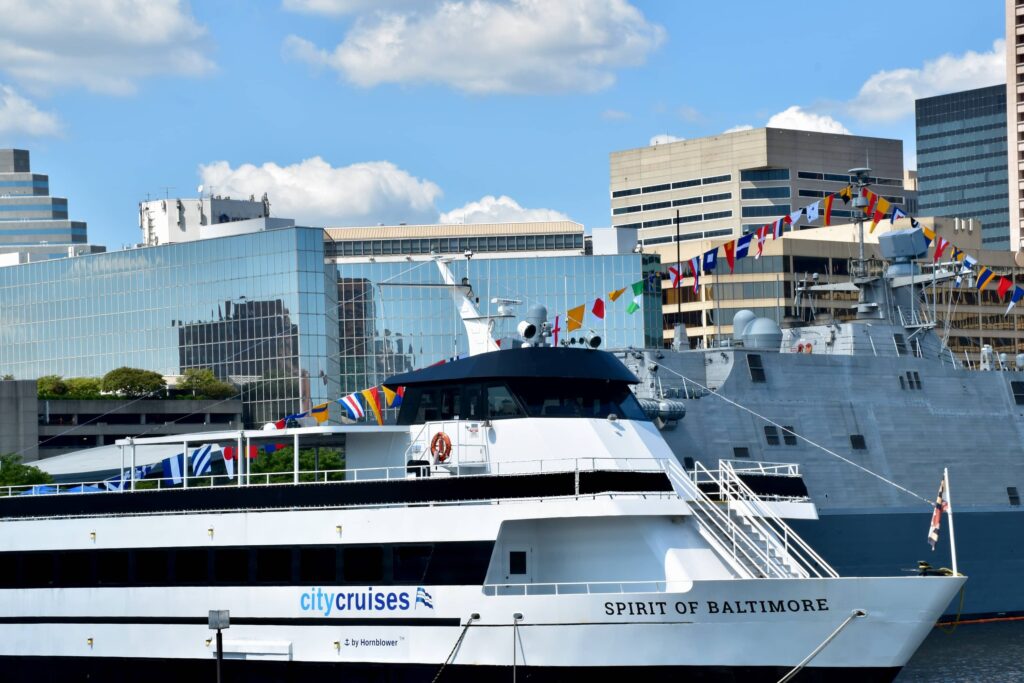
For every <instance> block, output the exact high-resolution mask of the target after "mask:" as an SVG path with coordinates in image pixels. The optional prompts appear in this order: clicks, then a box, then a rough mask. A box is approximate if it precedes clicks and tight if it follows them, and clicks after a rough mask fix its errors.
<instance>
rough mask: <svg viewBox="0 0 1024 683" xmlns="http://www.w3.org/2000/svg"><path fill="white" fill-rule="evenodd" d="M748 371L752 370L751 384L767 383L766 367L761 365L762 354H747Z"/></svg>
mask: <svg viewBox="0 0 1024 683" xmlns="http://www.w3.org/2000/svg"><path fill="white" fill-rule="evenodd" d="M747 369H748V370H750V381H751V382H755V383H762V382H764V381H766V380H765V375H764V365H762V364H761V354H759V353H748V354H747Z"/></svg>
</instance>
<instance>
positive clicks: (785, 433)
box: [782, 425, 796, 446]
mask: <svg viewBox="0 0 1024 683" xmlns="http://www.w3.org/2000/svg"><path fill="white" fill-rule="evenodd" d="M782 442H783V443H785V444H786V445H787V446H795V445H796V434H795V433H794V430H793V425H782Z"/></svg>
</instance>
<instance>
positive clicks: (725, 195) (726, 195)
mask: <svg viewBox="0 0 1024 683" xmlns="http://www.w3.org/2000/svg"><path fill="white" fill-rule="evenodd" d="M726 199H732V192H720V193H718V194H706V195H704V203H705V204H707V203H709V202H721V201H724V200H726Z"/></svg>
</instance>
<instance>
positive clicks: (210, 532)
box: [206, 526, 213, 538]
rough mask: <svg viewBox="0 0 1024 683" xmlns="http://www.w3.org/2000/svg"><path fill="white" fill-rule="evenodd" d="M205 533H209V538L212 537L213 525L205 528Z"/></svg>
mask: <svg viewBox="0 0 1024 683" xmlns="http://www.w3.org/2000/svg"><path fill="white" fill-rule="evenodd" d="M206 533H207V534H209V536H210V538H213V527H212V526H211V527H210V528H209V529H207V530H206Z"/></svg>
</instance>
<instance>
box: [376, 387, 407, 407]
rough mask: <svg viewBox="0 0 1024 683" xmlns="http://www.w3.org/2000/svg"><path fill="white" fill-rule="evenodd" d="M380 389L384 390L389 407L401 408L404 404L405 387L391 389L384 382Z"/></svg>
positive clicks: (386, 403)
mask: <svg viewBox="0 0 1024 683" xmlns="http://www.w3.org/2000/svg"><path fill="white" fill-rule="evenodd" d="M380 390H381V391H383V392H384V405H386V406H387V407H388V408H399V407H401V405H402V399H403V398H405V387H398V389H389V388H388V387H386V386H384V385H383V384H382V385H381V387H380Z"/></svg>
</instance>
